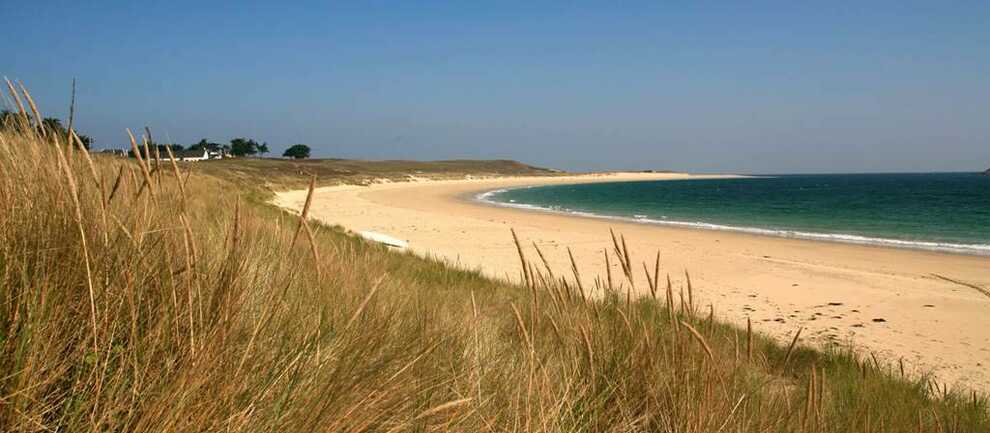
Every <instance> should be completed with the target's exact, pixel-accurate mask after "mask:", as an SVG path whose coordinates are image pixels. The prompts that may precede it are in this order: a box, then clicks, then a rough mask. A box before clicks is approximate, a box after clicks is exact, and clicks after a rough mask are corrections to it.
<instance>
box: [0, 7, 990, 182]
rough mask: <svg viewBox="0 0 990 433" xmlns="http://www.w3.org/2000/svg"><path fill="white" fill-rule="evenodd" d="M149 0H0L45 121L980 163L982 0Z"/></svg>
mask: <svg viewBox="0 0 990 433" xmlns="http://www.w3.org/2000/svg"><path fill="white" fill-rule="evenodd" d="M59 3H61V4H59ZM139 3H140V2H129V1H128V2H124V1H121V2H101V1H91V2H90V1H72V2H25V1H12V0H0V29H2V30H0V31H2V32H3V36H2V38H3V40H4V42H5V43H4V48H5V49H4V51H5V53H4V55H3V61H2V62H0V74H2V75H6V76H8V77H10V78H12V79H18V80H22V81H24V83H25V84H26V85H27V86H28V87H29V89H31V90H32V92H33V93H34V95H35V96H36V97H37V99H38V100H39V104H40V105H41V108H42V109H43V110H44V111H46V112H47V113H48V114H49V115H55V116H59V117H65V116H66V113H67V111H68V109H67V105H68V100H69V87H70V82H71V80H72V78H73V77H75V78H77V79H78V87H79V90H78V110H77V111H78V116H77V122H78V126H79V129H81V130H82V131H83V132H85V133H87V134H89V135H91V136H92V137H93V138H94V139H95V142H96V144H97V146H101V147H102V146H118V145H121V144H123V143H124V142H125V137H126V136H125V134H124V128H126V127H130V128H131V129H136V128H141V127H142V126H144V125H146V124H147V125H151V127H152V128H153V130H154V131H156V133H157V135H158V136H159V137H165V136H166V135H167V136H168V137H170V138H171V139H172V141H175V142H179V143H190V142H194V141H197V140H198V139H200V138H203V137H206V138H209V139H211V140H214V141H226V140H229V139H230V138H232V137H235V136H245V137H253V138H255V139H258V140H259V141H267V142H268V143H269V144H270V145H271V147H272V148H273V150H277V151H278V153H281V150H282V149H284V148H285V147H286V146H287V145H289V144H293V143H307V144H309V145H310V146H312V147H313V148H314V153H315V155H316V156H322V157H345V158H374V159H381V158H415V159H448V158H512V159H518V160H522V161H526V162H530V163H534V164H540V165H545V166H552V167H559V168H566V169H619V168H635V169H642V168H669V169H681V170H695V171H734V172H757V173H760V172H762V173H780V172H836V171H839V172H865V171H941V170H951V171H958V170H965V171H974V170H977V169H985V168H986V167H988V166H990V24H988V23H990V2H986V1H982V2H971V3H955V2H948V1H946V2H935V1H926V2H879V1H869V2H859V1H850V2H794V1H788V2H779V3H762V2H711V3H708V2H670V3H661V2H643V3H638V2H601V3H584V2H554V3H543V2H534V1H525V2H518V3H515V2H508V1H500V2H492V3H491V4H490V5H488V6H479V5H477V3H479V2H429V3H416V2H349V4H338V5H333V4H328V3H329V2H316V1H314V2H296V3H295V4H292V5H281V4H276V2H259V3H256V4H248V3H247V2H231V3H229V4H226V5H217V4H214V2H200V1H197V2H188V3H186V2H181V1H173V2H148V3H146V4H139ZM565 3H566V4H565ZM727 3H731V4H727ZM743 3H746V4H743ZM812 3H815V4H814V5H813V4H812ZM867 3H868V4H867Z"/></svg>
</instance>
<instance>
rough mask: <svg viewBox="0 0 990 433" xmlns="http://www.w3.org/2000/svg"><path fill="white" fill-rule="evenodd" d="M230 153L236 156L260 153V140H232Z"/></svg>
mask: <svg viewBox="0 0 990 433" xmlns="http://www.w3.org/2000/svg"><path fill="white" fill-rule="evenodd" d="M230 153H232V154H234V155H236V156H246V155H254V154H256V153H258V142H257V141H254V140H251V139H247V138H235V139H233V140H230Z"/></svg>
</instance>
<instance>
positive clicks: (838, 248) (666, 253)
mask: <svg viewBox="0 0 990 433" xmlns="http://www.w3.org/2000/svg"><path fill="white" fill-rule="evenodd" d="M700 177H702V176H691V175H686V174H665V173H617V174H608V175H584V176H565V177H530V178H525V177H519V178H497V179H465V180H443V181H420V182H400V183H382V184H374V185H371V186H335V187H326V188H320V189H318V190H317V192H316V196H315V199H314V202H313V206H312V210H311V215H312V216H313V217H314V218H318V219H320V220H322V221H324V222H326V223H329V224H339V225H341V226H343V227H345V228H347V229H349V230H352V231H354V232H359V231H365V230H369V231H375V232H379V233H383V234H386V235H389V236H392V237H395V238H398V239H402V240H406V241H408V242H409V248H410V249H411V250H412V251H414V252H416V253H418V254H422V255H426V256H432V257H436V258H440V259H442V260H446V261H448V262H450V263H453V264H456V265H459V266H462V267H466V268H471V269H478V270H480V271H481V272H483V273H484V274H486V275H489V276H492V277H496V278H506V279H510V280H514V281H519V280H520V278H521V271H520V267H519V259H518V256H517V253H516V249H515V246H514V244H513V242H512V237H511V235H510V233H509V228H510V227H511V228H514V229H515V230H516V232H517V233H518V235H519V237H520V239H521V241H522V242H523V244H524V245H525V246H528V247H529V249H528V252H527V253H528V254H529V255H530V257H531V258H532V259H534V260H536V259H537V258H536V253H535V251H534V250H533V249H532V244H533V243H534V242H535V243H536V244H537V245H539V247H540V249H542V251H543V253H544V254H545V255H546V256H547V259H548V261H549V262H550V264H551V265H552V266H553V267H554V269H555V270H557V272H558V273H559V274H567V275H570V273H569V269H570V264H569V263H570V262H569V260H568V258H567V250H566V248H567V247H570V248H571V249H572V250H573V252H574V255H575V258H576V261H577V263H578V265H579V266H580V270H581V273H582V279H583V280H584V281H585V285H586V286H588V285H591V281H592V280H593V279H594V277H595V276H596V275H604V274H605V272H604V269H605V268H604V267H605V260H604V258H603V255H602V251H603V250H604V249H606V248H608V249H611V245H612V241H611V238H610V236H609V228H612V229H614V230H615V231H616V233H621V234H623V235H625V237H626V240H627V242H628V244H629V248H630V251H631V252H632V253H633V258H632V261H633V263H634V265H635V269H636V278H637V279H638V280H637V281H636V288H637V289H638V293H640V294H646V293H648V289H647V284H646V282H645V281H646V280H645V277H644V276H643V271H642V264H641V262H646V263H647V266H648V267H650V268H651V272H652V267H653V261H654V257H655V254H656V252H657V251H658V250H659V251H660V254H661V268H662V272H663V273H669V275H670V278H671V280H672V281H673V284H674V288H675V291H676V290H678V288H679V287H681V286H682V285H683V283H684V280H685V278H684V271H685V270H688V271H689V272H690V274H691V280H692V283H693V287H694V292H695V304H696V306H698V308H699V309H700V310H701V311H704V312H707V311H708V308H709V307H708V306H709V305H713V306H714V309H715V315H716V317H718V318H720V319H722V320H725V321H728V322H731V323H735V324H739V325H743V326H744V325H745V323H746V318H747V317H749V318H751V319H752V321H753V326H754V329H756V330H758V331H761V332H764V333H766V334H768V335H771V336H774V337H776V338H778V339H780V340H781V341H786V340H789V338H791V337H793V335H794V333H795V332H796V331H797V330H798V328H801V327H803V328H804V330H803V331H802V337H801V341H802V342H803V343H804V344H809V345H812V346H818V347H823V346H826V345H831V344H842V345H846V344H852V345H854V347H856V348H857V349H858V350H861V351H863V352H864V353H868V352H875V353H876V354H877V356H878V357H879V358H880V359H883V360H885V361H886V362H890V363H893V364H896V363H897V361H898V360H899V359H903V360H904V362H905V364H906V366H907V367H908V370H909V372H910V373H913V374H918V373H920V372H931V373H933V374H934V375H935V377H936V379H937V380H938V381H939V383H944V384H948V385H949V386H950V388H951V387H954V386H962V387H965V388H968V389H977V390H982V391H990V296H988V295H986V294H985V293H981V291H980V290H978V289H975V288H973V287H970V286H968V285H967V284H969V285H973V286H976V287H979V288H982V289H983V290H984V291H985V290H987V289H990V257H977V256H964V255H953V254H944V253H936V252H927V251H917V250H905V249H893V248H882V247H873V246H865V245H853V244H842V243H833V242H820V241H809V240H799V239H784V238H776V237H770V236H760V235H751V234H745V233H736V232H726V231H711V230H701V229H691V228H679V227H669V226H658V225H649V224H639V223H633V222H622V221H616V220H607V219H600V218H589V217H578V216H571V215H563V214H558V213H551V212H542V211H527V210H519V209H514V208H506V207H497V206H492V205H486V204H483V203H479V202H477V201H476V200H474V197H475V196H476V195H477V194H478V193H480V192H482V191H486V190H493V189H498V188H506V187H513V186H522V185H544V184H554V183H579V182H603V181H624V180H653V179H657V180H659V179H685V178H700ZM305 196H306V192H305V191H290V192H284V193H280V194H278V195H277V197H276V199H275V203H276V204H278V205H280V206H283V207H286V208H290V209H294V210H299V209H301V207H302V204H303V202H304V200H305ZM611 264H612V266H613V268H614V269H613V275H615V276H616V277H615V278H616V280H617V281H618V278H619V276H620V275H621V274H622V273H621V271H620V270H619V269H618V266H619V265H618V263H617V260H614V257H613V260H611ZM949 280H954V281H955V282H953V281H949ZM960 283H963V284H960Z"/></svg>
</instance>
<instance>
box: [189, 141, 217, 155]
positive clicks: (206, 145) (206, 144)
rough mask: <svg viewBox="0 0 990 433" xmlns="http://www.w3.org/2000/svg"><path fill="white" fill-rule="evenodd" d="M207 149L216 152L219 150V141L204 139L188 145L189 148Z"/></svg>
mask: <svg viewBox="0 0 990 433" xmlns="http://www.w3.org/2000/svg"><path fill="white" fill-rule="evenodd" d="M203 149H206V150H209V151H211V152H217V151H219V150H220V143H214V142H211V141H206V139H205V138H204V139H202V140H199V142H198V143H196V144H193V145H190V146H189V150H203Z"/></svg>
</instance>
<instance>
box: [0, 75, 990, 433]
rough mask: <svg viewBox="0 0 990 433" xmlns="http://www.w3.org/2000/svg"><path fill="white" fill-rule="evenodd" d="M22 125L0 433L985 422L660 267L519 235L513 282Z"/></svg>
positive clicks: (769, 427) (954, 425)
mask: <svg viewBox="0 0 990 433" xmlns="http://www.w3.org/2000/svg"><path fill="white" fill-rule="evenodd" d="M11 89H14V87H13V86H11ZM17 96H21V97H23V99H25V100H29V99H28V98H27V97H26V96H27V95H26V94H25V93H23V92H20V93H19V94H18V95H17ZM33 117H38V116H37V115H34V114H33V113H32V116H28V115H27V113H25V115H24V116H23V117H22V118H21V119H20V120H19V121H18V122H17V124H13V125H6V126H5V127H4V128H3V130H2V131H0V173H2V174H3V175H2V177H0V287H2V289H0V351H2V353H0V430H2V431H55V430H58V431H87V430H90V431H166V430H167V431H180V432H181V431H317V430H319V431H438V430H456V431H525V432H530V431H548V432H564V431H567V432H571V431H660V432H881V431H888V432H901V431H930V432H982V431H990V420H988V415H987V401H986V399H985V398H984V397H982V396H980V395H976V394H964V393H962V392H957V391H953V390H947V389H945V388H940V387H938V386H933V385H932V384H931V383H932V382H930V381H926V380H924V379H912V378H908V377H903V375H901V374H898V372H897V371H896V369H894V368H893V367H888V366H885V365H884V364H882V363H881V362H879V361H875V360H861V359H858V358H856V357H855V356H854V355H852V354H848V353H821V352H816V351H813V350H811V349H808V348H804V347H801V345H800V344H795V345H792V347H783V346H780V345H777V344H775V343H774V342H771V341H769V340H767V339H766V338H763V337H761V336H759V335H758V334H752V333H748V332H746V331H745V330H739V329H736V328H733V327H730V326H726V325H723V324H720V323H719V322H718V321H717V320H714V319H713V318H711V317H699V316H698V315H697V314H696V313H695V308H694V305H693V302H692V301H691V298H692V296H691V290H690V288H689V287H685V288H684V290H687V300H684V297H683V295H681V297H680V299H682V300H681V301H680V302H675V301H674V297H675V293H674V292H675V289H678V288H675V287H672V285H671V284H670V283H669V282H668V285H667V287H666V292H665V293H664V290H663V289H661V288H659V287H658V286H659V285H660V278H659V274H660V273H661V272H664V270H663V269H662V268H660V266H659V265H657V264H654V271H653V275H652V278H651V279H650V281H651V293H653V294H654V295H653V296H650V297H648V298H632V297H630V296H629V293H630V291H629V290H627V289H628V286H626V285H624V284H623V283H621V282H616V281H613V278H611V277H609V278H608V280H607V281H608V282H607V283H606V281H605V280H602V279H601V278H598V279H596V280H595V282H594V284H588V283H587V282H582V281H580V274H579V270H578V269H577V267H576V266H575V267H573V269H571V270H570V271H571V272H570V274H571V275H562V274H559V273H553V270H551V269H549V268H548V267H546V266H543V267H541V266H537V265H535V264H534V263H532V262H530V261H529V260H528V259H527V254H529V255H531V253H529V251H527V248H524V247H523V246H522V245H524V244H525V242H524V240H518V242H517V244H518V245H519V251H520V260H521V263H522V269H524V270H525V273H526V275H527V278H526V281H527V286H525V287H519V286H512V285H508V284H505V283H501V282H496V281H492V280H488V279H485V278H483V277H481V276H479V275H478V274H477V273H473V272H466V271H462V270H458V269H455V268H453V267H450V266H448V265H446V264H443V263H438V262H435V261H429V260H424V259H421V258H418V257H414V256H411V255H406V254H397V253H393V252H389V251H387V250H385V249H384V248H382V247H378V246H373V245H369V244H367V243H364V242H362V241H360V240H358V239H355V238H352V237H349V236H347V235H345V234H343V233H342V232H340V231H339V230H336V229H333V228H329V227H325V226H320V225H315V224H305V225H301V224H300V221H299V220H298V217H297V216H291V215H288V214H285V213H282V212H280V211H278V210H275V209H273V208H271V207H268V206H267V205H264V204H263V203H262V202H260V201H257V200H256V199H252V197H253V196H254V195H256V191H252V190H250V189H249V188H246V187H241V188H242V189H238V188H234V187H232V186H231V185H232V183H231V182H230V181H229V180H225V179H220V178H218V177H216V176H211V175H208V174H204V173H202V172H193V173H192V174H190V171H189V170H190V169H189V166H188V165H179V166H171V164H168V165H169V168H170V169H164V168H163V167H165V165H166V164H158V163H155V164H154V165H152V163H151V161H140V162H138V163H134V162H130V161H126V160H115V159H100V160H97V161H95V162H94V163H93V164H92V165H90V161H89V160H88V159H87V155H86V153H85V152H74V153H73V154H71V155H69V154H68V153H66V154H65V155H63V154H62V153H61V152H62V150H64V149H65V146H66V144H65V143H66V141H67V140H66V139H65V138H64V137H56V136H53V134H46V136H44V137H43V136H42V135H41V131H40V130H38V129H36V128H34V127H33V126H32V125H33V123H34V122H35V120H33ZM136 146H137V140H135V147H136ZM77 150H78V149H77ZM296 181H299V182H306V181H307V179H306V178H304V177H299V178H298V179H297V180H296ZM232 188H234V189H233V190H234V192H233V193H232V192H231V190H232ZM297 227H301V228H302V230H307V231H309V234H310V236H308V237H307V239H305V240H299V241H297V242H295V245H293V239H294V238H295V235H296V233H297V230H298V229H297ZM506 235H507V236H509V235H510V234H508V233H507V234H506ZM304 244H309V245H304ZM316 251H318V253H315V252H316ZM530 251H532V250H530ZM535 252H536V254H537V255H538V256H542V252H540V251H535ZM605 254H606V257H609V256H611V257H613V258H614V259H616V260H619V262H620V263H621V264H622V267H623V272H624V274H626V275H625V276H626V277H627V279H628V280H631V278H628V277H630V276H631V273H632V270H633V269H635V266H634V264H633V263H632V259H631V257H632V252H630V251H629V250H628V249H626V248H625V242H624V240H623V239H622V237H621V236H616V238H615V243H614V245H613V250H612V251H606V252H605ZM317 268H319V269H320V272H319V273H317V272H315V271H314V270H315V269H317ZM581 271H582V272H584V273H585V275H590V274H588V273H587V272H589V271H590V270H581ZM646 272H647V274H650V272H649V271H648V270H647V271H646ZM668 281H669V280H668ZM741 340H743V342H740V341H741ZM794 340H795V342H797V340H798V339H797V337H795V339H794Z"/></svg>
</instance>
